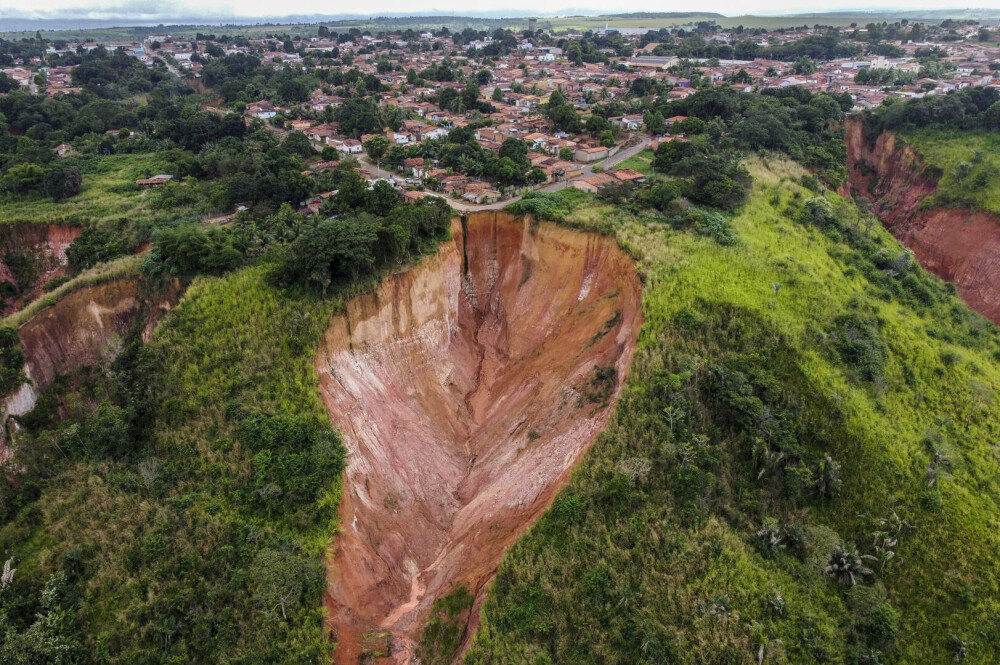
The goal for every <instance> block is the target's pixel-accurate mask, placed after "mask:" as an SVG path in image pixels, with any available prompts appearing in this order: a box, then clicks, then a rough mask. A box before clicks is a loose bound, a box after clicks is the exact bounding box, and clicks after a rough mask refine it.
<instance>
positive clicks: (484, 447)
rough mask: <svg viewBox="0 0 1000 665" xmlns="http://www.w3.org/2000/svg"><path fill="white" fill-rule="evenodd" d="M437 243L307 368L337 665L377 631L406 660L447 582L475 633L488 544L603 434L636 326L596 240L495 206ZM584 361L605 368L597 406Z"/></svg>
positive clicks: (533, 509) (605, 244)
mask: <svg viewBox="0 0 1000 665" xmlns="http://www.w3.org/2000/svg"><path fill="white" fill-rule="evenodd" d="M453 235H454V240H453V241H452V242H448V243H444V244H443V245H442V247H441V248H440V249H439V251H438V252H437V253H436V254H435V255H434V256H432V257H429V258H427V259H425V260H424V261H422V262H421V263H420V265H418V266H417V267H415V268H413V269H412V270H409V271H407V272H405V273H399V274H397V275H393V276H391V277H389V278H387V279H386V280H384V282H383V283H382V285H381V286H380V287H379V289H378V291H377V292H376V293H373V294H369V295H365V296H362V297H359V298H355V299H353V300H352V301H350V302H349V303H347V305H346V307H345V312H344V314H342V315H339V316H337V317H336V318H335V319H334V321H333V323H332V325H331V326H330V328H329V329H328V330H327V331H326V333H325V335H324V339H323V342H322V344H321V347H320V351H319V354H318V356H317V359H316V369H317V372H318V374H319V377H320V386H321V390H322V393H323V398H324V401H325V402H326V406H327V408H328V410H329V413H330V417H331V419H332V420H333V421H334V422H335V423H336V424H337V425H338V426H339V427H340V429H341V430H342V431H343V433H344V438H345V443H346V445H347V448H348V452H349V456H348V465H347V471H346V480H345V484H344V496H343V499H342V502H341V506H340V518H341V526H342V533H340V534H338V535H337V537H336V539H335V541H334V546H333V550H332V552H331V554H330V560H329V569H328V588H327V599H326V601H327V606H328V608H329V611H330V617H329V621H330V625H331V629H332V630H333V631H334V638H335V639H336V641H337V642H338V647H337V651H336V653H335V655H334V661H335V662H337V663H357V662H358V661H359V659H360V658H362V657H363V655H364V652H365V650H366V649H367V648H370V647H371V641H372V636H373V635H375V634H379V633H388V634H389V636H390V643H391V645H392V651H393V653H392V656H391V660H392V661H395V662H408V661H409V659H410V658H411V656H412V655H413V651H414V648H415V646H414V645H415V643H416V641H417V639H418V636H419V632H420V630H421V629H422V628H423V625H424V623H425V622H426V620H427V618H428V616H429V614H430V610H431V604H432V603H433V601H434V599H436V598H438V597H439V596H442V595H444V594H447V593H448V592H450V591H451V590H452V589H453V588H454V587H455V586H458V585H463V584H464V585H465V586H466V587H467V588H468V589H469V590H470V591H471V592H472V593H474V594H475V596H476V602H475V605H474V608H473V613H472V625H473V627H474V625H475V623H476V622H477V619H476V617H478V610H479V606H480V605H481V603H482V600H483V597H484V595H485V591H486V588H487V586H488V582H489V581H490V580H491V579H492V577H493V575H494V573H495V571H496V566H497V564H498V563H499V561H500V558H501V556H502V555H503V552H504V550H506V548H507V547H508V546H510V545H511V544H512V543H513V542H514V540H515V539H516V538H517V537H518V535H520V534H521V533H522V532H523V531H524V529H525V528H527V527H528V526H529V525H530V524H531V523H532V522H533V521H534V519H536V518H537V517H538V515H539V514H540V513H541V512H542V511H543V510H544V509H545V508H546V507H548V505H549V504H550V503H551V501H552V498H553V496H554V494H555V492H556V491H557V490H558V488H559V487H560V486H561V485H562V483H563V482H564V481H565V480H566V478H567V476H568V473H569V471H570V469H571V468H572V467H573V466H574V464H575V463H576V462H577V461H578V460H579V459H580V456H581V455H582V454H583V453H584V452H585V451H586V449H587V448H588V447H589V446H590V445H591V444H592V443H593V441H594V439H595V437H596V436H597V434H598V432H599V431H600V430H601V428H602V427H603V426H604V425H605V423H606V422H607V419H608V416H609V415H610V412H611V408H612V406H613V404H614V402H615V399H616V397H617V394H618V390H619V387H620V386H621V383H622V380H623V378H624V375H625V372H626V371H627V369H628V365H629V361H630V360H631V355H632V350H633V348H634V346H635V340H636V336H637V334H638V330H639V326H640V324H641V318H642V314H641V306H640V297H641V286H640V283H639V279H638V276H637V275H636V272H635V266H634V263H633V261H632V260H631V259H630V258H629V257H628V256H627V255H625V254H624V252H622V251H621V250H620V249H619V248H618V246H617V244H616V243H615V241H614V239H612V238H608V237H604V236H600V235H596V234H591V233H582V232H578V231H572V230H569V229H566V228H563V227H559V226H556V225H554V224H548V223H540V224H539V223H534V222H531V221H530V220H526V219H523V218H515V217H513V216H511V215H508V214H506V213H502V212H497V213H494V212H488V213H475V214H473V215H471V216H470V217H469V218H468V219H467V220H466V222H465V223H464V224H463V223H460V222H459V220H457V219H456V221H455V223H454V224H453ZM595 367H613V368H614V370H615V371H614V374H615V379H614V384H613V388H611V390H610V394H609V395H608V396H607V399H606V400H599V401H597V402H594V401H591V399H589V398H588V397H587V393H588V392H592V391H593V388H592V387H591V385H590V382H591V380H592V379H593V377H594V372H595ZM469 632H470V634H471V628H470V631H469Z"/></svg>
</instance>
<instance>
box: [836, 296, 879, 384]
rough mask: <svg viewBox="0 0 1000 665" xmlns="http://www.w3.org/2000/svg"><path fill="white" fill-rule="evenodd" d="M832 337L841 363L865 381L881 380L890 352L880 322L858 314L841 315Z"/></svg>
mask: <svg viewBox="0 0 1000 665" xmlns="http://www.w3.org/2000/svg"><path fill="white" fill-rule="evenodd" d="M830 336H831V339H832V344H833V348H834V350H835V351H836V352H837V354H838V356H839V357H840V359H841V361H843V362H844V363H845V364H846V365H848V366H849V367H851V368H852V369H853V370H855V371H856V372H857V373H858V374H859V375H860V376H861V377H862V378H864V379H866V380H868V381H874V380H875V379H876V378H878V377H880V376H882V373H883V372H884V371H885V363H886V359H887V357H888V354H889V351H888V347H887V346H886V344H885V341H884V340H883V339H882V334H881V332H880V331H879V326H878V323H877V322H875V321H874V320H872V319H870V318H867V317H865V316H862V315H861V314H858V313H857V312H849V313H846V314H841V315H840V316H838V317H837V318H836V319H834V321H833V327H832V329H831V331H830Z"/></svg>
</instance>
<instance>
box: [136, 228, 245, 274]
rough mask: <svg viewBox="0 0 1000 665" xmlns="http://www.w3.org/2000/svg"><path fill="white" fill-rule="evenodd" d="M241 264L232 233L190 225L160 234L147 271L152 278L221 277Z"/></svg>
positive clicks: (164, 230) (229, 230) (154, 240)
mask: <svg viewBox="0 0 1000 665" xmlns="http://www.w3.org/2000/svg"><path fill="white" fill-rule="evenodd" d="M242 260H243V255H242V254H240V252H239V250H237V249H236V247H235V245H234V237H233V232H232V230H231V229H229V228H228V227H225V226H211V227H208V228H205V227H203V226H201V225H200V224H194V223H191V224H182V225H180V226H176V227H172V228H170V227H168V228H164V229H161V230H159V231H157V233H156V235H154V236H153V251H152V252H151V253H150V256H149V258H148V259H147V260H146V265H145V269H146V270H147V271H148V272H150V273H152V274H158V273H168V274H173V275H196V274H202V273H207V274H220V273H223V272H226V271H227V270H232V269H233V268H235V267H236V266H238V265H239V264H240V263H241V262H242Z"/></svg>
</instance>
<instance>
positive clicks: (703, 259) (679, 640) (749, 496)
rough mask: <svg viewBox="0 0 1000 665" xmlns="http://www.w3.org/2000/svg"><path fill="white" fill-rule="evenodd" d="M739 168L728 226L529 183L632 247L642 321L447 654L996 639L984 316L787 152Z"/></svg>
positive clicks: (869, 655) (479, 658) (522, 655)
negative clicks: (701, 230) (741, 192)
mask: <svg viewBox="0 0 1000 665" xmlns="http://www.w3.org/2000/svg"><path fill="white" fill-rule="evenodd" d="M752 172H753V174H754V176H755V178H756V183H755V186H754V192H753V195H752V198H751V201H750V203H749V204H748V205H747V206H746V207H745V208H744V209H743V210H742V212H740V213H739V214H738V215H737V216H736V217H735V218H734V219H733V220H732V228H733V230H734V231H735V232H736V234H737V235H738V238H739V239H738V242H737V243H736V244H734V245H731V246H721V245H720V244H718V243H717V242H714V241H713V240H711V239H709V238H706V237H703V236H699V235H694V234H691V233H688V232H686V231H685V230H683V226H684V222H682V221H680V222H677V223H675V224H673V225H672V226H667V225H664V224H662V223H651V222H653V220H652V219H650V218H647V217H644V216H643V215H642V214H639V215H635V214H630V213H626V212H622V211H620V210H617V209H614V208H611V207H609V206H600V205H594V203H593V201H589V200H588V201H582V200H578V199H579V197H578V196H577V195H576V194H571V193H567V194H565V195H561V196H558V197H554V199H553V200H551V201H548V202H547V205H545V206H539V208H538V209H548V210H550V211H555V212H554V213H553V214H552V215H551V216H555V217H561V218H564V219H567V220H574V221H575V222H576V223H578V224H583V225H592V226H597V227H601V228H604V229H608V228H610V229H613V231H614V232H615V233H616V234H617V236H618V238H619V240H620V242H621V243H622V244H623V245H624V246H625V247H627V248H629V249H630V251H632V252H634V253H635V254H636V255H637V256H638V257H639V259H640V260H641V269H642V272H643V274H644V278H645V284H646V291H645V296H644V311H645V317H646V322H645V326H644V328H643V331H642V333H641V335H640V343H639V349H638V350H637V353H636V355H635V359H634V360H633V363H632V368H631V370H630V376H629V379H628V384H627V386H626V389H625V390H624V393H623V397H622V398H621V400H620V402H619V405H618V407H617V409H616V412H615V415H614V417H613V419H612V422H611V423H610V425H609V427H608V428H607V430H606V431H605V432H604V433H603V434H602V435H601V436H600V438H599V440H598V442H597V443H596V444H595V445H594V447H593V448H592V450H591V451H590V452H589V453H588V455H587V457H586V459H585V460H584V462H583V464H582V465H581V466H580V467H579V468H578V469H577V470H576V471H575V472H574V474H573V476H572V479H571V481H570V482H569V485H568V486H567V487H566V488H565V489H564V490H563V491H562V492H561V494H560V495H559V496H558V497H557V499H556V501H555V503H554V505H553V507H552V509H551V510H550V511H549V512H548V513H546V515H545V516H544V517H543V518H542V519H541V520H540V521H539V522H538V523H537V524H536V525H535V526H534V527H533V528H532V529H531V530H530V531H529V532H528V533H527V534H526V536H524V537H523V538H522V539H521V541H520V542H519V543H518V544H517V545H516V546H515V547H514V548H513V549H512V550H511V551H510V552H509V553H508V555H507V556H506V558H505V559H504V561H503V563H502V564H501V566H500V570H499V572H498V575H497V578H496V582H495V584H494V586H493V588H492V590H491V593H490V595H489V596H488V599H487V601H486V604H485V606H484V609H483V613H482V626H481V628H480V630H479V632H478V634H477V635H476V638H475V642H474V645H473V647H472V649H471V651H470V653H469V654H468V656H467V658H466V662H467V663H470V664H476V665H479V664H485V663H576V664H579V663H623V664H624V663H747V664H749V663H760V662H764V663H916V662H923V663H930V662H934V663H945V662H969V663H990V662H995V658H996V654H997V653H998V650H1000V594H998V591H1000V587H998V585H1000V573H998V569H997V566H996V561H995V556H996V552H997V551H998V546H1000V534H998V531H997V529H996V527H997V516H998V512H997V508H998V505H997V501H998V497H1000V480H998V474H997V471H998V466H1000V464H998V462H1000V456H998V449H997V447H996V441H997V435H998V425H1000V407H998V405H997V404H996V400H995V394H996V390H997V389H998V387H1000V369H998V367H997V363H996V361H997V358H998V357H1000V340H998V335H997V331H996V329H995V328H994V326H993V325H992V324H990V323H988V322H987V321H985V320H984V319H982V318H981V317H980V316H978V315H977V314H975V313H973V312H971V311H970V310H969V309H967V308H966V307H965V306H964V305H963V304H962V303H961V302H959V301H958V299H957V298H955V296H954V295H952V293H953V290H952V289H951V288H950V287H949V285H946V284H944V283H941V282H940V281H939V280H937V279H936V278H933V277H930V276H928V275H927V274H926V273H924V272H923V271H922V270H921V269H920V268H919V267H917V266H916V265H915V264H914V263H913V261H912V259H911V258H910V257H909V254H908V253H907V252H906V251H905V250H904V249H903V248H902V247H901V246H900V245H899V244H898V243H897V242H896V241H895V240H893V239H892V238H891V237H890V236H889V235H888V234H887V233H885V232H883V231H882V230H881V229H872V230H871V232H870V234H871V235H868V234H867V233H866V232H865V230H864V229H863V227H862V226H860V225H858V224H857V223H856V220H857V219H858V217H857V213H856V211H855V210H853V209H852V208H851V207H849V206H848V205H847V204H846V203H844V202H842V201H840V200H839V198H838V197H835V196H834V195H832V194H829V195H827V199H828V201H829V203H830V204H831V205H830V206H825V205H823V204H820V203H817V202H816V201H811V199H814V198H815V197H816V195H815V194H813V193H812V192H811V191H809V190H807V189H805V188H803V187H801V186H799V185H798V184H797V181H798V178H799V177H801V175H802V172H801V171H800V170H799V169H798V167H794V166H791V165H789V164H787V163H774V164H772V165H771V166H770V168H767V167H765V166H764V165H763V164H756V165H755V166H753V168H752ZM574 209H575V210H574ZM837 546H842V547H843V549H844V550H846V551H852V552H853V551H855V548H856V551H857V554H858V556H859V557H863V558H859V559H857V560H855V561H854V562H853V563H852V564H851V566H853V567H854V568H855V569H857V568H858V567H861V568H867V569H870V570H871V574H865V573H864V571H861V570H858V573H857V575H856V578H855V580H856V582H857V584H856V585H851V584H850V583H849V579H847V578H846V576H844V578H845V579H843V581H838V579H837V578H836V576H835V575H833V574H831V573H832V571H828V566H829V565H830V563H831V561H830V559H831V554H832V553H833V552H834V551H835V548H836V547H837ZM889 552H891V553H892V554H891V555H890V554H889ZM869 556H871V557H874V558H873V559H869V558H868V557H869ZM849 567H850V566H849Z"/></svg>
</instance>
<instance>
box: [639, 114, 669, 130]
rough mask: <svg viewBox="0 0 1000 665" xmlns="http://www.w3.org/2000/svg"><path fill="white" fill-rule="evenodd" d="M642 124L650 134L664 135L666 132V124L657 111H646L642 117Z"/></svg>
mask: <svg viewBox="0 0 1000 665" xmlns="http://www.w3.org/2000/svg"><path fill="white" fill-rule="evenodd" d="M642 122H643V124H644V125H646V131H647V132H649V133H650V134H664V133H666V131H667V123H666V121H665V120H664V119H663V114H662V113H660V112H659V111H646V113H644V114H643V116H642Z"/></svg>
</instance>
